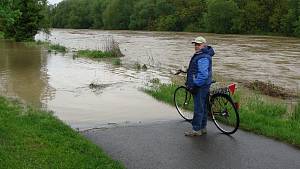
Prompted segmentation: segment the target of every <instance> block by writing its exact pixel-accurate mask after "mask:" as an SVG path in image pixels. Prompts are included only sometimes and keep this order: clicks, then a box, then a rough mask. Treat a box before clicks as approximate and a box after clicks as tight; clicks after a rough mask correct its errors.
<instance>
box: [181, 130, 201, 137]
mask: <svg viewBox="0 0 300 169" xmlns="http://www.w3.org/2000/svg"><path fill="white" fill-rule="evenodd" d="M184 135H185V136H189V137H194V136H201V135H203V133H202V131H201V130H199V131H195V130H191V131H186V132H184Z"/></svg>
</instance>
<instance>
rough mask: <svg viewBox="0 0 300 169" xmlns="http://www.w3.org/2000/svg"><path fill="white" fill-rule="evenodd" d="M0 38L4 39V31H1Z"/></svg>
mask: <svg viewBox="0 0 300 169" xmlns="http://www.w3.org/2000/svg"><path fill="white" fill-rule="evenodd" d="M0 39H4V32H1V31H0Z"/></svg>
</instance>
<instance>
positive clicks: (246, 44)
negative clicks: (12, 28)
mask: <svg viewBox="0 0 300 169" xmlns="http://www.w3.org/2000/svg"><path fill="white" fill-rule="evenodd" d="M107 36H113V37H114V39H115V40H116V41H118V42H119V44H120V48H121V51H122V52H123V53H124V54H125V57H123V58H122V63H123V66H122V67H116V66H113V65H112V64H110V63H108V62H107V61H95V60H89V59H84V58H73V54H72V53H67V54H64V55H63V54H55V53H47V51H45V50H44V49H41V48H38V47H30V46H26V45H24V44H22V43H15V42H10V41H0V94H1V95H7V96H15V97H18V98H19V99H21V100H24V101H26V102H27V103H29V104H33V105H35V106H41V107H44V108H47V109H50V110H53V111H54V112H55V115H57V116H58V117H59V118H60V119H62V120H63V121H65V122H66V123H68V124H70V125H71V126H72V127H74V128H80V129H86V128H92V127H102V126H107V125H108V126H110V125H116V124H131V123H146V122H153V121H162V120H170V119H178V118H179V116H178V115H177V114H176V111H175V109H174V108H173V107H171V106H167V105H165V104H163V103H160V102H158V101H155V100H154V99H152V98H151V97H149V96H147V95H146V94H144V93H143V92H141V91H139V88H140V87H143V86H145V85H146V84H147V81H149V80H150V79H152V78H159V79H160V80H161V81H162V82H169V79H170V77H171V74H170V71H171V70H174V69H178V68H180V67H181V66H182V65H186V64H187V63H188V60H189V59H190V55H191V54H192V53H193V46H192V45H191V44H190V41H191V39H192V38H193V37H195V36H197V34H194V33H169V32H132V31H96V30H59V29H55V30H53V31H52V35H51V36H49V37H48V36H45V35H43V34H39V35H37V36H36V39H48V40H50V41H51V42H52V43H59V44H61V45H64V46H66V47H68V48H69V49H70V50H78V49H103V48H105V43H104V42H103V41H104V40H105V39H106V38H107ZM205 36H206V37H207V39H208V41H210V42H211V44H212V45H213V46H214V47H215V49H216V56H215V57H214V70H215V72H217V73H218V74H220V75H222V76H225V77H227V78H234V79H243V80H262V81H268V80H270V81H272V82H274V83H276V84H278V85H281V86H284V87H287V88H290V89H297V88H298V87H299V85H300V60H299V54H300V39H294V38H282V37H266V36H238V35H236V36H233V35H215V34H205ZM136 62H138V63H140V64H146V65H147V66H148V67H149V69H148V70H147V71H137V70H135V69H134V63H136ZM91 83H94V84H100V88H97V89H94V88H90V87H89V84H91Z"/></svg>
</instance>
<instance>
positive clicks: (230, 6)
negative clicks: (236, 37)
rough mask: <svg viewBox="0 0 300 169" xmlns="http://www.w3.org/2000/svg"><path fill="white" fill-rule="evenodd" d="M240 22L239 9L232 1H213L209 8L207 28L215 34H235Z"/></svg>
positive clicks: (209, 3) (210, 2)
mask: <svg viewBox="0 0 300 169" xmlns="http://www.w3.org/2000/svg"><path fill="white" fill-rule="evenodd" d="M237 20H239V9H238V6H237V4H236V3H235V2H234V1H232V0H211V1H209V2H208V7H207V15H206V21H207V23H206V24H207V28H208V31H210V32H215V33H233V32H234V31H235V30H234V28H235V27H236V26H235V25H234V24H236V22H237Z"/></svg>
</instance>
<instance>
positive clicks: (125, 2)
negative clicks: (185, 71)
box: [0, 0, 300, 40]
mask: <svg viewBox="0 0 300 169" xmlns="http://www.w3.org/2000/svg"><path fill="white" fill-rule="evenodd" d="M49 27H54V28H75V29H79V28H80V29H123V30H124V29H126V30H127V29H129V30H153V31H190V32H193V31H194V32H212V33H237V34H278V35H285V36H297V37H300V0H247V1H246V0H63V1H62V2H60V3H58V4H56V5H49V4H47V0H1V1H0V33H1V32H4V35H5V37H6V38H15V39H16V40H32V39H33V37H34V35H35V34H36V33H37V32H38V31H40V30H44V31H48V28H49Z"/></svg>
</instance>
